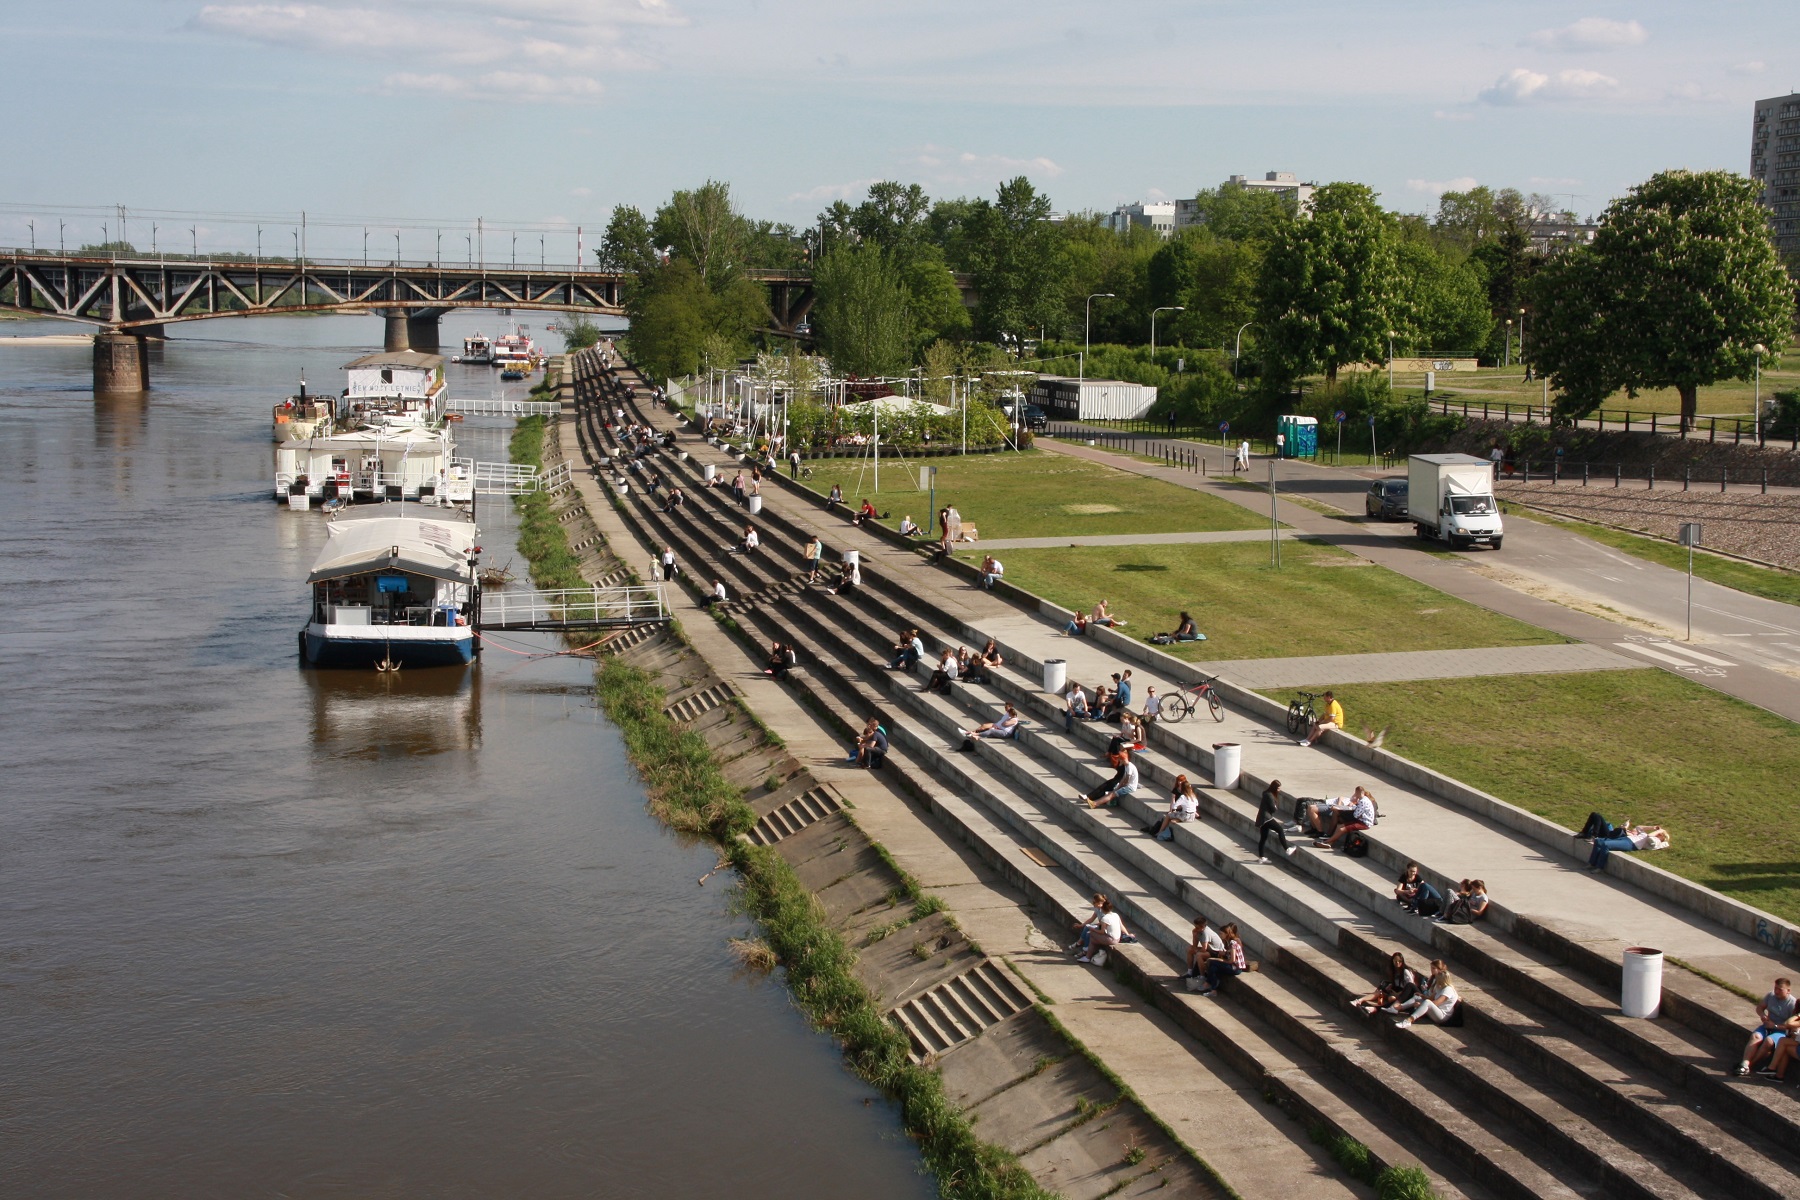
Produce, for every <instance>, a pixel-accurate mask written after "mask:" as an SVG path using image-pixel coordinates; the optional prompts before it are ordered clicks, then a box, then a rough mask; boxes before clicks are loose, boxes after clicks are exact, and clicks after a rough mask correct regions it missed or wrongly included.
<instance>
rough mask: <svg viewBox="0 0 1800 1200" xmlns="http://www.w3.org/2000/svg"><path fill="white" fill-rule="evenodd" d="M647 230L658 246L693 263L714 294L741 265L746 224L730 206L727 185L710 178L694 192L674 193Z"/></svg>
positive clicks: (729, 189)
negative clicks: (666, 248) (649, 230)
mask: <svg viewBox="0 0 1800 1200" xmlns="http://www.w3.org/2000/svg"><path fill="white" fill-rule="evenodd" d="M650 228H651V232H652V233H653V235H654V236H655V238H656V244H657V245H659V246H666V247H668V248H669V249H670V250H671V251H672V252H673V255H674V257H676V258H681V259H685V260H687V261H688V262H690V263H692V264H693V265H694V270H696V271H697V272H699V274H700V278H701V280H702V281H703V282H704V283H705V284H706V285H707V286H708V287H710V288H712V289H713V290H715V291H717V290H719V289H720V288H722V287H723V286H724V284H725V282H726V281H727V280H728V279H730V278H731V277H732V276H733V275H735V274H736V273H737V272H738V271H739V270H741V269H742V267H743V265H744V238H745V221H744V218H743V217H742V216H740V215H739V214H738V211H737V209H736V208H734V207H733V206H732V203H731V185H730V184H728V183H721V182H719V181H718V180H716V179H709V180H707V181H706V182H705V183H704V184H702V185H701V186H699V187H697V188H695V189H694V190H693V191H688V192H676V193H675V194H674V195H673V196H671V197H670V198H669V202H668V203H667V204H665V205H663V206H662V207H661V208H659V209H657V210H656V219H655V220H654V221H653V222H652V223H651V226H650Z"/></svg>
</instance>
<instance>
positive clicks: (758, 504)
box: [748, 496, 762, 515]
mask: <svg viewBox="0 0 1800 1200" xmlns="http://www.w3.org/2000/svg"><path fill="white" fill-rule="evenodd" d="M748 499H749V502H750V512H751V513H752V514H753V515H754V514H756V513H759V512H761V511H762V497H761V496H750V497H748Z"/></svg>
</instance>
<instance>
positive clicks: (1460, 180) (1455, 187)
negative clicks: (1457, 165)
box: [1406, 175, 1479, 196]
mask: <svg viewBox="0 0 1800 1200" xmlns="http://www.w3.org/2000/svg"><path fill="white" fill-rule="evenodd" d="M1478 182H1479V181H1478V180H1477V179H1476V178H1475V177H1474V176H1473V175H1459V176H1457V177H1456V178H1455V179H1444V180H1437V179H1409V180H1407V181H1406V190H1407V191H1409V192H1419V193H1421V194H1423V195H1426V196H1441V195H1443V194H1444V193H1445V192H1466V191H1468V190H1469V189H1470V188H1472V187H1474V186H1476V184H1477V183H1478Z"/></svg>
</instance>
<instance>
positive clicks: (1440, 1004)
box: [1351, 950, 1462, 1029]
mask: <svg viewBox="0 0 1800 1200" xmlns="http://www.w3.org/2000/svg"><path fill="white" fill-rule="evenodd" d="M1461 1003H1462V997H1461V996H1459V995H1457V993H1456V984H1455V983H1454V982H1452V981H1451V979H1450V967H1449V964H1447V963H1446V962H1445V961H1444V960H1443V959H1441V958H1434V959H1432V960H1431V969H1430V971H1429V972H1428V973H1427V974H1426V975H1424V976H1423V977H1421V976H1420V974H1419V972H1417V971H1415V970H1413V968H1411V967H1409V966H1407V965H1406V955H1404V954H1402V953H1400V952H1399V951H1398V950H1396V951H1394V956H1393V957H1392V958H1391V959H1389V960H1388V977H1387V980H1386V982H1384V983H1383V984H1382V985H1381V986H1380V987H1378V988H1376V989H1375V990H1374V991H1372V992H1370V993H1369V994H1368V995H1367V996H1364V997H1363V998H1362V999H1360V1000H1353V1001H1351V1007H1352V1008H1355V1009H1357V1010H1358V1011H1360V1012H1361V1013H1362V1014H1363V1015H1364V1016H1371V1017H1372V1016H1374V1015H1375V1014H1376V1013H1378V1012H1384V1013H1387V1014H1389V1015H1390V1016H1393V1017H1397V1018H1399V1019H1398V1020H1396V1021H1395V1022H1394V1025H1395V1027H1396V1028H1398V1029H1410V1028H1412V1025H1413V1022H1415V1021H1420V1020H1424V1021H1431V1022H1433V1023H1434V1024H1438V1025H1461V1024H1462V1014H1461V1013H1460V1012H1458V1011H1457V1009H1458V1006H1460V1005H1461Z"/></svg>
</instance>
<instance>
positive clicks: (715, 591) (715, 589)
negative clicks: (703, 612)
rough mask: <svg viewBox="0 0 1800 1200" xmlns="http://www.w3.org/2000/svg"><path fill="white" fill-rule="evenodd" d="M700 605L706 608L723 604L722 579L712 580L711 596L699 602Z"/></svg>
mask: <svg viewBox="0 0 1800 1200" xmlns="http://www.w3.org/2000/svg"><path fill="white" fill-rule="evenodd" d="M700 603H701V604H702V605H703V606H705V607H706V608H712V607H713V606H715V605H719V604H723V603H725V581H724V580H723V579H715V580H713V585H712V594H711V595H710V596H707V597H706V598H705V599H703V600H701V601H700Z"/></svg>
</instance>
